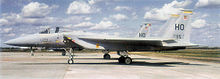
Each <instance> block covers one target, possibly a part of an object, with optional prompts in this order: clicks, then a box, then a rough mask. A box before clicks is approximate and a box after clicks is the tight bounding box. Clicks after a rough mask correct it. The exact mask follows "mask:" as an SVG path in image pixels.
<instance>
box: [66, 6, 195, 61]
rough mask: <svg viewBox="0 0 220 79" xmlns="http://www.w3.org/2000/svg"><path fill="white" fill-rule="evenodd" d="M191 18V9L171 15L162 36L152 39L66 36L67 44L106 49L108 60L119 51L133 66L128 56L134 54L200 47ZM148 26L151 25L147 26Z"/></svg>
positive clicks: (104, 50)
mask: <svg viewBox="0 0 220 79" xmlns="http://www.w3.org/2000/svg"><path fill="white" fill-rule="evenodd" d="M191 15H192V11H189V10H183V11H182V12H181V13H180V14H179V15H171V18H170V19H169V20H168V21H167V23H165V26H164V29H163V30H164V31H163V32H161V34H162V35H160V37H149V36H146V35H145V34H146V32H144V33H142V31H140V33H139V34H138V35H137V36H138V37H134V38H122V37H117V38H111V37H81V36H75V35H71V34H64V43H65V44H66V45H68V46H69V47H72V48H77V47H81V48H84V49H95V50H103V52H104V53H105V55H104V58H110V55H109V54H108V53H109V52H110V51H117V52H118V54H119V55H120V58H119V59H118V61H119V63H125V64H131V63H132V59H131V58H130V57H129V56H128V52H130V51H162V50H163V51H166V50H178V49H185V48H186V47H191V46H197V45H196V44H193V43H190V29H191V26H190V24H189V22H190V18H191ZM146 26H150V25H149V24H146ZM147 28H148V27H145V28H144V29H147ZM68 53H69V59H68V63H69V64H71V63H73V56H71V51H70V52H68Z"/></svg>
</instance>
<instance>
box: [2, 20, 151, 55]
mask: <svg viewBox="0 0 220 79" xmlns="http://www.w3.org/2000/svg"><path fill="white" fill-rule="evenodd" d="M144 25H146V23H145V24H143V25H142V26H141V28H140V33H138V34H142V36H139V37H143V35H147V34H145V33H142V32H141V31H143V30H144V29H143V28H146V27H148V26H144ZM145 30H149V29H145ZM64 34H66V35H76V34H75V33H74V32H60V28H59V27H56V30H55V32H54V33H52V32H51V30H50V28H47V29H46V30H44V31H41V32H39V33H37V34H31V35H27V36H22V37H18V38H15V39H12V40H8V41H6V42H4V43H5V44H7V45H12V46H21V47H30V49H31V56H33V55H34V50H33V48H34V47H44V48H46V49H52V50H54V51H61V52H62V56H65V55H66V51H65V50H66V49H65V48H68V47H69V46H68V45H66V44H65V43H64V42H63V41H64ZM77 35H78V34H77ZM81 35H82V34H81ZM83 36H85V35H83ZM82 49H84V48H83V47H81V46H77V47H75V48H74V50H82ZM104 59H109V58H108V57H104Z"/></svg>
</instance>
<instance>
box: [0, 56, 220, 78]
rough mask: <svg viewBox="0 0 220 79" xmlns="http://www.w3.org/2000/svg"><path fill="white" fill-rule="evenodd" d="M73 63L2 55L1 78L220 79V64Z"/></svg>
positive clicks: (78, 59) (97, 59) (138, 59)
mask: <svg viewBox="0 0 220 79" xmlns="http://www.w3.org/2000/svg"><path fill="white" fill-rule="evenodd" d="M74 55H75V56H74V58H75V60H74V62H75V63H74V64H67V59H68V56H61V53H36V54H35V56H30V54H29V53H25V52H0V79H220V63H212V62H201V61H192V60H184V59H176V58H165V57H149V56H148V57H147V56H140V55H130V57H131V58H132V59H133V63H132V64H131V65H125V64H119V63H118V60H117V58H118V57H119V56H118V55H116V54H111V57H112V58H111V59H103V58H102V57H103V54H102V53H75V54H74Z"/></svg>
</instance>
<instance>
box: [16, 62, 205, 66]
mask: <svg viewBox="0 0 220 79" xmlns="http://www.w3.org/2000/svg"><path fill="white" fill-rule="evenodd" d="M18 64H19V65H58V64H60V65H61V64H63V65H64V64H67V63H18ZM68 65H69V64H68ZM70 65H126V64H121V63H118V62H101V63H80V62H79V63H74V64H70ZM175 65H196V66H208V65H205V64H190V63H184V62H154V63H151V62H144V61H143V62H142V61H134V62H133V63H132V64H130V65H126V66H152V67H176V66H175Z"/></svg>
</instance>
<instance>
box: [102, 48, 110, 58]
mask: <svg viewBox="0 0 220 79" xmlns="http://www.w3.org/2000/svg"><path fill="white" fill-rule="evenodd" d="M102 53H104V55H103V58H104V59H110V58H111V56H110V55H109V51H108V50H104V51H102Z"/></svg>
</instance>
